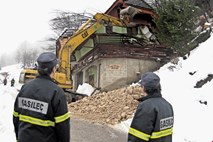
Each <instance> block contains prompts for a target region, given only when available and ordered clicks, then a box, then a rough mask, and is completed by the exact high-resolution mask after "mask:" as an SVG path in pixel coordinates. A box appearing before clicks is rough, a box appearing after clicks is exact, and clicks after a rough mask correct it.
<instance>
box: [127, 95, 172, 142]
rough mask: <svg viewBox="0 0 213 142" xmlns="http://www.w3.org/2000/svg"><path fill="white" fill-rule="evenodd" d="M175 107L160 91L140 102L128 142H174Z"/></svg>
mask: <svg viewBox="0 0 213 142" xmlns="http://www.w3.org/2000/svg"><path fill="white" fill-rule="evenodd" d="M173 117H174V116H173V108H172V106H171V104H170V103H169V102H167V101H166V100H165V99H164V98H163V97H162V96H161V94H160V93H154V94H152V95H148V96H146V97H144V98H143V99H142V102H141V103H140V104H139V106H138V108H137V110H136V112H135V115H134V117H133V120H132V124H131V126H130V129H129V134H128V142H145V141H148V142H172V128H173V119H174V118H173Z"/></svg>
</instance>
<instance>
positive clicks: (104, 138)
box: [70, 118, 127, 142]
mask: <svg viewBox="0 0 213 142" xmlns="http://www.w3.org/2000/svg"><path fill="white" fill-rule="evenodd" d="M126 141H127V134H126V133H123V132H120V131H117V130H115V129H113V128H111V127H108V126H105V125H101V124H93V123H90V122H87V121H83V120H77V119H73V118H72V119H71V141H70V142H126Z"/></svg>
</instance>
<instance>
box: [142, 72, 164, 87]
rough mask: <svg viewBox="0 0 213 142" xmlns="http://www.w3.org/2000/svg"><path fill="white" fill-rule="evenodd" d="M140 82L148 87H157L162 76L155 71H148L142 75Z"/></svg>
mask: <svg viewBox="0 0 213 142" xmlns="http://www.w3.org/2000/svg"><path fill="white" fill-rule="evenodd" d="M139 84H140V85H142V86H144V88H146V89H156V88H157V87H158V86H159V85H160V78H159V76H158V75H156V74H155V73H153V72H147V73H145V74H143V75H142V76H141V80H140V81H139Z"/></svg>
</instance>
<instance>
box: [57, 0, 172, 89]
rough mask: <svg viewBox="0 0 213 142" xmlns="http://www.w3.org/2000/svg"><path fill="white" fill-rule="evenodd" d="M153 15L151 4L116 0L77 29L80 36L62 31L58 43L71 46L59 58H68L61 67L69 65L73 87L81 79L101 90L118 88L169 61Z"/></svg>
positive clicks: (134, 0)
mask: <svg viewBox="0 0 213 142" xmlns="http://www.w3.org/2000/svg"><path fill="white" fill-rule="evenodd" d="M153 16H157V15H156V14H155V12H154V11H153V8H152V7H151V6H150V5H149V4H148V3H146V2H144V1H142V0H117V1H115V2H114V3H113V4H112V6H111V7H110V8H109V9H108V10H107V11H106V12H105V13H104V14H96V15H95V16H94V19H95V20H91V21H88V22H86V23H85V24H84V25H83V26H82V27H81V28H80V29H79V31H77V33H80V35H81V37H79V36H75V35H74V36H72V37H71V38H69V37H68V36H65V35H66V31H65V32H64V33H63V34H62V35H61V39H60V46H65V47H71V49H70V48H65V49H64V50H67V51H66V52H68V53H69V55H67V56H63V57H62V58H69V60H70V66H66V64H65V65H64V67H65V68H71V70H70V72H69V73H70V74H71V76H72V78H71V80H72V84H73V90H74V91H75V90H76V89H77V87H78V85H79V84H83V83H89V84H90V85H92V86H93V87H96V88H101V89H103V90H112V89H116V88H120V87H123V86H126V85H129V84H130V83H132V82H135V81H138V80H139V77H140V75H141V74H143V73H144V72H147V71H154V70H157V69H158V68H159V67H161V66H162V65H163V64H165V63H166V62H168V61H170V59H171V58H172V57H173V56H174V54H175V53H173V51H172V50H171V49H170V48H166V47H164V46H163V45H162V44H161V43H159V41H158V40H157V38H156V36H155V34H154V33H155V30H156V29H155V24H154V23H153V22H152V18H153ZM67 32H68V31H67ZM78 35H79V34H78ZM60 60H63V59H60Z"/></svg>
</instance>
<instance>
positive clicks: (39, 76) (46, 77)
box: [36, 75, 54, 82]
mask: <svg viewBox="0 0 213 142" xmlns="http://www.w3.org/2000/svg"><path fill="white" fill-rule="evenodd" d="M36 78H44V79H47V80H50V81H52V82H54V81H53V79H52V78H51V77H50V76H48V75H38V76H37V77H36Z"/></svg>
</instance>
